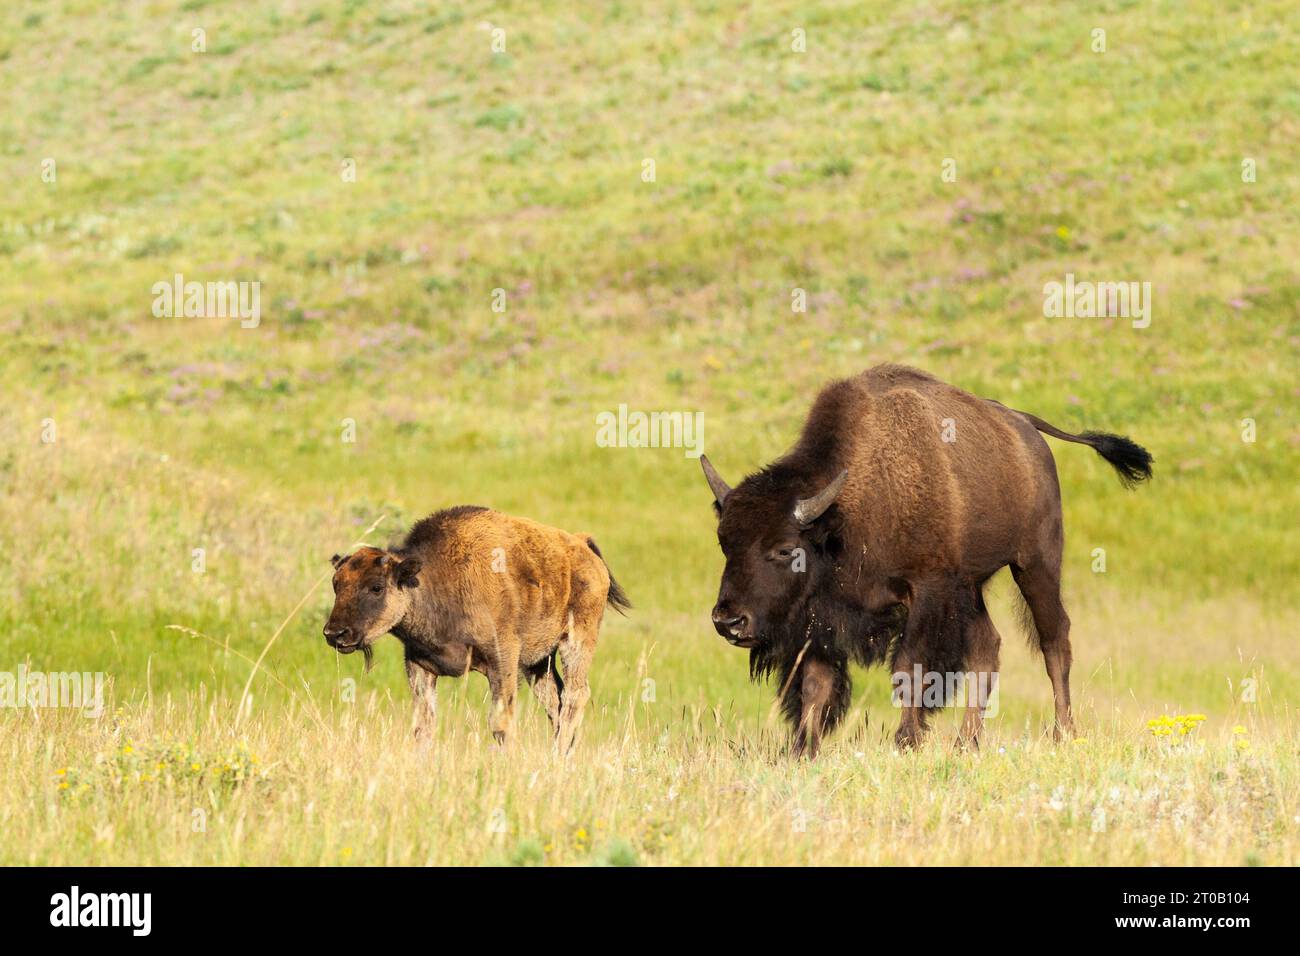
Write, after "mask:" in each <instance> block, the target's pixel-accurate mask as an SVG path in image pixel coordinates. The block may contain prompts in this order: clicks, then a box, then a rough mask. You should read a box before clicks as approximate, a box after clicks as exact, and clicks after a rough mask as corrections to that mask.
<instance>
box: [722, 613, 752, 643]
mask: <svg viewBox="0 0 1300 956" xmlns="http://www.w3.org/2000/svg"><path fill="white" fill-rule="evenodd" d="M713 628H714V630H716V631H717V632H718V633H719V634H721V635H722V636H723V637H725V638H726V639H727V640H729V641H732V642H733V643H734V642H735V640H736V638H739V637H742V636H744V634H745V631H746V630H748V628H749V615H747V614H733V613H732V611H731V609H730V608H724V607H715V608H714V609H713Z"/></svg>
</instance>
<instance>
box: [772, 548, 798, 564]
mask: <svg viewBox="0 0 1300 956" xmlns="http://www.w3.org/2000/svg"><path fill="white" fill-rule="evenodd" d="M768 557H770V558H771V559H772V560H773V561H789V560H790V559H791V558H793V557H794V549H793V548H777V549H776V550H775V551H773V552H772V553H771V554H770V555H769V556H768Z"/></svg>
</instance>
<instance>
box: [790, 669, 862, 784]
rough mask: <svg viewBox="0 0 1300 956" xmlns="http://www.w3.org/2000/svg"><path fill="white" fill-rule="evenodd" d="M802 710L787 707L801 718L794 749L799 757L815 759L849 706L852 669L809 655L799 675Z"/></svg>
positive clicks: (797, 680)
mask: <svg viewBox="0 0 1300 956" xmlns="http://www.w3.org/2000/svg"><path fill="white" fill-rule="evenodd" d="M795 682H796V685H797V686H796V687H791V688H790V691H788V692H797V694H798V710H797V711H795V710H794V708H792V707H788V706H787V713H789V714H791V716H796V715H797V717H798V723H797V724H796V725H795V730H794V742H793V744H792V747H791V749H792V751H793V753H794V755H795V756H796V757H805V756H806V757H808V758H809V759H812V758H814V757H816V756H817V753H818V751H819V750H821V744H822V737H823V736H824V735H825V734H827V733H829V732H830V731H831V729H832V728H834V726H835V725H836V724H838V723H839V722H840V719H841V718H842V717H843V716H844V713H845V711H847V710H848V708H849V697H850V693H851V688H850V687H849V676H848V668H847V666H846V665H845V664H834V663H831V662H829V661H825V660H822V659H821V658H816V657H809V658H806V659H805V660H804V661H803V663H802V664H800V665H799V672H798V674H797V675H796V676H795Z"/></svg>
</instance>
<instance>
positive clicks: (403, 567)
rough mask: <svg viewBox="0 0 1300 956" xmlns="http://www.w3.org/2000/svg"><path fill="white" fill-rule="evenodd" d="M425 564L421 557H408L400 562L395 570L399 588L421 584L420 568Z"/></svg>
mask: <svg viewBox="0 0 1300 956" xmlns="http://www.w3.org/2000/svg"><path fill="white" fill-rule="evenodd" d="M421 567H423V565H422V564H421V563H420V559H419V558H407V559H406V560H404V561H400V562H398V565H397V568H396V569H395V570H394V571H393V574H394V575H395V580H396V581H397V586H398V587H399V588H414V587H419V586H420V578H419V574H420V568H421Z"/></svg>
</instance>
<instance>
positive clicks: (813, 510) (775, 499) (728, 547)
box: [700, 455, 848, 648]
mask: <svg viewBox="0 0 1300 956" xmlns="http://www.w3.org/2000/svg"><path fill="white" fill-rule="evenodd" d="M700 464H701V465H702V466H703V468H704V477H705V479H706V480H707V481H708V483H709V488H710V489H711V490H712V491H713V499H714V505H713V507H714V510H715V511H716V512H717V515H718V543H719V544H720V545H721V546H722V554H723V556H724V557H725V558H726V566H725V567H724V569H723V572H722V585H721V587H720V588H719V589H718V603H717V604H715V605H714V607H713V626H714V628H715V629H716V630H717V632H718V633H719V634H721V635H722V636H723V637H724V638H726V639H727V641H728V642H729V643H731V644H734V645H735V646H737V647H746V648H752V647H758V646H760V645H761V644H763V643H764V642H765V641H768V640H770V639H771V638H772V636H773V635H774V634H775V633H776V632H778V631H782V630H783V629H785V628H787V627H789V626H791V625H792V624H794V623H795V622H796V621H797V619H798V617H799V615H800V614H801V613H802V612H804V610H805V609H806V607H807V604H808V601H809V598H810V597H812V596H813V595H814V594H816V593H817V590H818V589H819V588H823V587H825V586H826V585H827V580H826V579H827V577H828V576H829V574H830V573H831V572H832V571H833V569H834V561H835V556H836V554H837V553H838V551H837V549H838V547H839V540H840V539H839V536H838V530H839V522H840V516H839V512H838V509H836V508H834V507H833V505H834V503H835V498H836V497H837V496H838V495H839V493H840V490H841V489H842V488H843V487H844V481H845V479H846V478H847V477H848V472H847V471H842V472H840V473H839V475H837V476H836V477H835V478H834V479H832V480H831V481H830V482H829V483H828V484H825V485H823V486H821V487H819V488H816V489H811V490H809V489H807V488H806V487H804V488H801V487H798V484H799V483H798V482H797V481H795V480H794V478H793V476H791V475H787V474H783V473H782V472H780V471H778V470H775V469H767V470H765V471H761V472H759V473H758V474H756V475H751V476H750V477H749V478H746V479H745V480H744V481H743V482H742V483H741V484H740V485H739V486H738V487H736V488H734V489H733V488H731V487H730V486H729V485H728V484H727V483H726V482H725V481H723V480H722V477H721V476H720V475H719V474H718V473H717V471H715V470H714V468H713V465H712V464H710V463H709V460H708V458H706V457H705V456H703V455H701V456H700Z"/></svg>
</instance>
